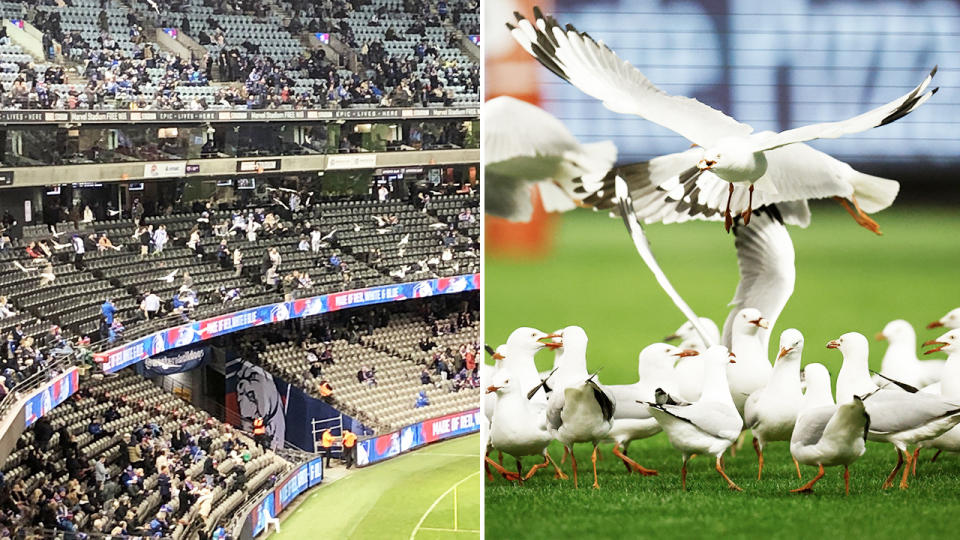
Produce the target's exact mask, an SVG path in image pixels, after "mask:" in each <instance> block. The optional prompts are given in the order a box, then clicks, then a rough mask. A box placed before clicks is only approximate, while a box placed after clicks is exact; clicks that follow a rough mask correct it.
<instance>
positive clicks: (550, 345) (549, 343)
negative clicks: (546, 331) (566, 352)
mask: <svg viewBox="0 0 960 540" xmlns="http://www.w3.org/2000/svg"><path fill="white" fill-rule="evenodd" d="M554 338H560V339H563V334H550V335H546V336H543V337H542V338H540V339H538V340H537V341H539V342H541V343H543V346H544V347H546V348H548V349H559V348H560V347H563V341H547V342H544V341H543V340H545V339H554Z"/></svg>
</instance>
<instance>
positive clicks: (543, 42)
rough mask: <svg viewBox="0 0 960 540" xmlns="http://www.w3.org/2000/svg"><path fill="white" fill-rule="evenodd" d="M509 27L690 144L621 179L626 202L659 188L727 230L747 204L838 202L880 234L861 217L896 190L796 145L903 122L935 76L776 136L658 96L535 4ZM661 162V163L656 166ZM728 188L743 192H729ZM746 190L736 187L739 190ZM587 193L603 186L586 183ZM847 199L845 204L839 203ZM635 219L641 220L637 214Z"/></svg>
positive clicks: (560, 71)
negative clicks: (876, 102) (885, 99)
mask: <svg viewBox="0 0 960 540" xmlns="http://www.w3.org/2000/svg"><path fill="white" fill-rule="evenodd" d="M514 15H515V18H516V21H515V24H511V23H508V24H507V27H508V28H509V29H510V31H511V33H512V35H513V37H514V39H516V40H517V42H519V43H520V45H521V46H522V47H523V48H524V49H525V50H526V51H527V52H528V53H530V54H531V55H532V56H534V57H535V58H536V59H537V60H538V61H539V62H540V63H541V64H543V65H544V66H545V67H546V68H547V69H549V70H550V71H552V72H553V73H554V74H556V75H557V76H559V77H561V78H563V79H564V80H566V81H568V82H570V83H571V84H572V85H574V86H576V87H577V88H578V89H580V90H582V91H583V92H584V93H586V94H588V95H590V96H592V97H594V98H597V99H599V100H601V101H602V102H603V104H604V106H606V107H607V108H608V109H610V110H612V111H614V112H618V113H623V114H635V115H638V116H640V117H642V118H645V119H647V120H649V121H651V122H653V123H655V124H658V125H661V126H663V127H666V128H668V129H670V130H672V131H675V132H676V133H678V134H680V135H682V136H683V137H685V138H687V139H689V140H690V141H691V142H692V143H693V144H694V147H693V148H691V149H689V150H687V151H685V152H682V153H679V154H670V155H668V156H662V157H661V158H657V160H654V161H657V163H656V164H655V166H654V164H653V162H651V163H650V166H649V167H647V170H646V174H641V175H639V176H637V177H634V178H632V177H630V175H627V176H626V178H627V180H628V182H629V183H630V184H631V191H635V192H636V193H634V200H636V201H637V204H641V205H644V204H646V203H647V202H649V201H648V200H647V199H648V198H650V197H648V196H649V195H651V194H652V193H655V192H657V191H659V192H661V193H659V194H658V195H657V196H658V197H659V196H662V195H664V194H665V196H666V198H667V199H668V200H669V201H672V202H673V203H674V204H677V205H679V206H681V207H682V208H683V210H685V211H686V212H687V213H689V214H690V215H691V216H697V215H707V216H712V215H715V214H717V213H720V214H721V215H722V218H723V220H724V226H725V228H726V229H727V230H728V231H729V230H730V228H731V226H732V225H733V214H740V215H741V216H742V218H743V222H744V224H745V225H746V224H749V221H750V217H751V211H752V209H753V208H754V207H759V206H764V205H769V204H772V203H777V202H784V201H797V200H807V199H817V198H825V197H835V198H839V201H840V202H841V204H843V205H844V207H845V208H846V209H847V211H848V212H849V213H850V214H851V216H853V218H854V219H855V220H856V221H857V223H859V224H860V225H861V226H863V227H866V228H867V229H869V230H871V231H874V232H876V233H879V226H878V225H877V223H876V222H875V221H873V220H872V219H871V218H870V217H869V216H868V215H867V212H876V211H879V210H882V209H883V208H886V207H887V206H889V205H890V204H891V203H892V202H893V199H894V197H896V194H897V191H898V189H899V184H897V183H896V182H894V181H892V180H887V179H884V178H878V177H875V176H870V175H867V174H863V173H860V172H857V171H855V170H853V168H852V167H850V166H849V165H847V164H846V163H844V162H842V161H839V160H837V159H834V158H832V157H830V156H829V155H827V154H824V153H822V152H819V151H817V150H814V149H813V148H810V147H809V146H806V145H805V144H803V143H804V142H806V141H812V140H815V139H825V138H837V137H841V136H843V135H848V134H851V133H859V132H862V131H866V130H868V129H871V128H874V127H878V126H882V125H885V124H889V123H891V122H894V121H896V120H898V119H900V118H903V117H904V116H906V115H907V114H909V113H910V112H912V111H914V110H915V109H916V108H917V107H919V106H920V105H922V104H923V103H924V102H926V101H927V100H928V99H930V97H932V96H933V94H934V93H936V91H937V89H936V88H934V89H932V90H929V91H927V87H928V85H929V84H930V81H931V80H932V78H933V75H934V74H935V73H936V71H937V68H936V67H934V68H933V70H932V71H931V72H930V74H929V75H928V76H927V77H926V78H925V79H924V80H923V82H921V83H920V85H918V86H917V87H916V88H914V89H913V90H912V91H911V92H909V93H907V94H905V95H903V96H901V97H899V98H897V99H895V100H893V101H891V102H889V103H887V104H885V105H882V106H880V107H877V108H875V109H872V110H870V111H868V112H866V113H863V114H860V115H858V116H855V117H853V118H849V119H847V120H842V121H839V122H825V123H819V124H811V125H808V126H803V127H799V128H795V129H789V130H786V131H782V132H779V133H775V132H770V131H763V132H754V131H753V128H752V127H751V126H749V125H747V124H744V123H742V122H738V121H737V120H735V119H733V118H731V117H730V116H727V115H726V114H724V113H722V112H720V111H718V110H716V109H713V108H711V107H709V106H707V105H705V104H703V103H700V102H699V101H697V100H695V99H692V98H687V97H683V96H672V95H670V94H667V93H666V92H663V91H662V90H660V89H659V88H657V87H656V86H654V84H653V83H652V82H650V80H649V79H647V78H646V77H645V76H644V75H643V74H642V73H641V72H640V71H639V70H637V69H636V68H635V67H634V66H632V65H630V63H628V62H625V61H623V60H622V59H620V58H619V57H618V56H617V55H616V54H615V53H614V52H613V51H612V50H611V49H610V48H609V47H607V46H606V45H605V44H604V43H603V42H602V41H595V40H594V39H593V38H591V37H590V36H589V35H587V34H586V33H583V32H578V31H577V30H576V28H574V27H573V26H572V25H567V26H566V27H565V28H564V27H561V26H560V25H559V24H558V23H557V21H556V20H555V19H554V18H553V17H547V16H544V15H543V13H542V12H541V11H540V9H539V8H536V7H535V8H534V23H531V22H530V21H529V20H527V19H526V18H524V17H523V15H521V14H519V13H515V14H514ZM658 160H659V161H658ZM735 185H738V186H740V187H741V189H739V190H735V187H734V186H735ZM745 186H746V187H747V189H743V187H745ZM584 187H585V188H587V190H588V191H595V190H597V189H599V188H601V187H602V185H601V186H596V185H593V186H591V185H589V184H588V183H584ZM847 200H849V201H850V202H851V203H853V208H851V207H850V205H849V204H848V203H847ZM641 217H645V216H643V215H641Z"/></svg>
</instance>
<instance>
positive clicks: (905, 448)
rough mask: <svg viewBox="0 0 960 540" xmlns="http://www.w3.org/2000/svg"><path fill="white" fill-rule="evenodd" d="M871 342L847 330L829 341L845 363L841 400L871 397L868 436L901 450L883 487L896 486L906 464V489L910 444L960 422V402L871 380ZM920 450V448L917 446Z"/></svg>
mask: <svg viewBox="0 0 960 540" xmlns="http://www.w3.org/2000/svg"><path fill="white" fill-rule="evenodd" d="M868 347H869V345H868V343H867V338H865V337H864V336H863V334H859V333H857V332H849V333H846V334H844V335H842V336H840V337H839V338H837V339H835V340H833V341H831V342H829V343H828V344H827V348H828V349H839V350H840V352H841V353H842V354H843V366H842V367H841V368H840V375H839V376H838V377H837V403H838V404H839V405H844V404H846V403H850V402H852V401H853V400H854V396H867V395H869V396H870V398H869V399H866V401H865V403H866V406H867V414H868V415H870V431H869V433H868V434H867V437H868V438H869V439H870V440H873V441H880V442H889V443H891V444H893V446H894V448H896V450H897V465H896V467H894V468H893V471H891V472H890V475H889V476H888V477H887V479H886V481H884V483H883V486H882V489H887V488H889V487H890V486H892V485H893V480H894V478H896V476H897V472H898V471H899V470H900V467H901V466H904V453H905V454H906V466H905V467H904V470H903V477H902V478H901V479H900V489H906V488H907V487H908V484H907V476H908V475H909V473H910V468H911V465H912V463H913V461H914V459H915V458H916V455H915V454H914V455H911V454H910V451H909V447H910V446H912V445H916V444H917V443H920V442H922V441H926V440H928V439H934V438H936V437H939V436H940V435H943V434H944V433H946V432H947V431H949V430H950V429H951V428H952V427H954V426H955V425H957V423H960V404H958V403H960V402H954V401H948V400H944V399H943V398H941V397H939V396H934V395H932V394H926V393H922V392H916V393H911V392H905V391H903V390H902V389H900V388H889V387H884V388H879V389H878V387H877V385H876V384H874V382H873V381H872V380H870V372H869V370H868V368H867V362H868V353H869V351H868ZM917 451H919V448H918V449H917Z"/></svg>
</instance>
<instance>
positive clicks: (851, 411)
mask: <svg viewBox="0 0 960 540" xmlns="http://www.w3.org/2000/svg"><path fill="white" fill-rule="evenodd" d="M804 371H805V373H806V381H807V392H806V393H805V394H804V396H803V400H802V402H801V403H802V404H801V407H800V414H799V416H797V423H796V425H795V426H794V428H793V435H792V436H791V437H790V454H791V455H793V460H794V461H795V462H797V461H799V462H800V463H803V464H804V465H810V466H813V467H817V469H818V470H817V475H816V476H815V477H814V478H813V479H812V480H810V481H809V482H807V483H806V484H804V485H803V486H800V487H799V488H797V489H792V490H790V492H791V493H804V492H812V491H813V485H814V484H816V483H817V481H818V480H820V479H821V478H822V477H823V468H824V467H831V466H836V465H843V484H844V489H845V492H846V494H847V495H849V494H850V465H851V464H852V463H853V462H854V461H856V460H857V459H859V458H860V456H862V455H863V453H864V452H865V451H866V444H865V442H866V440H867V431H868V429H869V426H870V416H869V415H868V414H867V411H866V408H865V407H864V404H863V399H861V396H853V400H852V401H850V402H849V403H844V404H843V405H840V406H839V407H838V406H837V405H835V404H834V403H833V395H832V394H831V393H830V374H829V373H828V372H827V368H825V367H824V366H823V364H810V365H808V366H807V367H806V368H804Z"/></svg>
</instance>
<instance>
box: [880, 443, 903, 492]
mask: <svg viewBox="0 0 960 540" xmlns="http://www.w3.org/2000/svg"><path fill="white" fill-rule="evenodd" d="M902 465H903V452H901V451H900V449H899V448H897V466H896V467H894V468H893V471H891V472H890V476H888V477H887V480H886V481H885V482H884V483H883V485H882V486H880V489H887V488H889V487H890V486H892V485H893V479H894V478H896V477H897V473H898V472H900V467H901V466H902Z"/></svg>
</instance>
